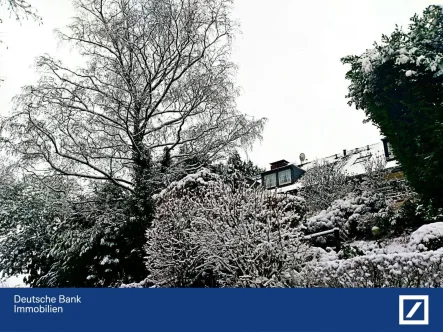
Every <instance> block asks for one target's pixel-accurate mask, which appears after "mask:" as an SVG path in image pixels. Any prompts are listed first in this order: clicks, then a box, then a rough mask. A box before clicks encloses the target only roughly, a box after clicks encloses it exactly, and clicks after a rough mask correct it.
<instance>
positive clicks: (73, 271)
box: [0, 0, 443, 288]
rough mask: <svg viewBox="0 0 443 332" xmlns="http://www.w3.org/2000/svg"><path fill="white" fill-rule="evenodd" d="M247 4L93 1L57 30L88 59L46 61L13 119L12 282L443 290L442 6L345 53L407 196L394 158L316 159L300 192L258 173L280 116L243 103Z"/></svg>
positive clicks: (8, 130)
mask: <svg viewBox="0 0 443 332" xmlns="http://www.w3.org/2000/svg"><path fill="white" fill-rule="evenodd" d="M7 2H8V3H10V4H11V7H10V10H12V11H13V12H16V11H18V12H19V14H20V15H25V16H26V15H31V16H32V17H38V16H36V15H37V14H36V13H35V12H33V11H32V10H31V9H30V8H32V7H23V8H22V7H14V6H13V4H14V2H15V1H14V0H8V1H7ZM19 3H21V4H23V2H22V1H19ZM104 3H105V5H104ZM231 6H232V2H231V1H228V0H211V1H207V0H193V1H180V0H168V1H139V0H128V1H116V0H108V1H97V0H92V1H89V0H88V1H86V0H79V1H77V7H76V10H78V17H76V18H75V19H74V20H73V22H72V23H71V25H70V26H69V27H68V28H69V29H68V32H66V31H63V32H62V31H58V32H57V35H58V37H59V38H60V40H61V41H62V42H64V43H68V44H69V45H71V46H73V49H76V50H77V51H78V54H79V56H81V57H83V58H84V59H85V61H84V64H83V67H82V68H80V69H78V68H77V69H74V68H70V67H69V66H67V65H65V64H63V63H62V62H61V61H59V60H57V59H56V58H53V57H52V56H50V55H44V56H41V57H39V58H38V59H37V61H36V67H37V68H38V70H39V75H40V76H39V77H40V78H39V80H38V81H37V82H36V83H35V84H31V85H27V86H25V87H23V89H22V92H21V93H20V94H19V95H18V96H17V97H16V98H15V100H14V103H15V104H14V105H15V106H14V110H13V112H11V114H10V115H9V116H5V117H2V118H1V119H0V134H1V137H0V148H1V152H0V153H1V156H2V163H1V165H0V239H1V240H0V271H2V277H3V279H5V280H9V281H7V283H6V286H8V285H9V286H14V284H13V283H15V284H17V280H18V279H21V278H22V277H23V278H24V284H23V285H26V286H29V287H125V288H128V287H131V288H132V287H134V288H138V287H153V288H157V287H253V288H262V287H443V172H442V170H443V131H442V125H443V115H442V114H443V111H442V98H441V97H442V96H443V75H442V74H443V48H442V45H443V13H442V9H441V7H438V6H431V7H429V8H427V9H426V10H425V11H424V13H423V14H422V15H421V16H418V15H416V16H414V17H413V18H412V20H411V25H410V26H409V28H408V29H407V30H404V29H401V28H397V29H396V30H395V31H394V32H393V34H392V35H390V36H383V37H382V42H381V43H380V44H375V45H374V48H373V49H370V50H367V51H365V52H364V53H363V54H361V55H359V56H356V55H352V56H348V57H345V58H343V59H342V62H343V64H345V65H347V66H348V67H350V69H349V71H348V73H347V75H346V78H347V79H348V80H349V81H350V86H349V95H348V96H347V98H348V99H349V104H350V105H354V106H355V107H356V108H357V110H363V111H364V112H365V114H366V116H367V121H369V122H372V123H373V124H375V125H376V126H377V128H379V129H380V132H381V133H382V134H383V135H384V136H386V137H387V138H388V139H389V142H390V143H391V144H392V148H393V151H394V154H395V156H396V158H397V161H398V164H399V167H400V168H401V170H402V172H403V173H404V175H405V179H404V180H403V182H402V185H401V186H398V187H396V188H397V189H396V190H397V191H399V192H398V194H399V195H398V197H401V199H399V198H398V197H397V198H393V197H392V195H388V193H387V192H386V191H385V190H384V188H386V187H389V186H391V185H392V183H393V180H392V179H390V178H389V174H388V172H387V171H386V167H385V165H386V163H387V162H389V161H388V160H386V159H385V157H384V156H377V157H376V158H373V159H371V160H369V161H368V162H366V163H365V164H364V165H363V166H362V167H364V172H362V174H360V175H359V176H358V177H355V176H351V175H350V174H346V172H344V171H343V169H342V168H341V166H340V163H338V162H331V163H321V162H313V166H312V167H311V168H310V169H309V170H307V171H306V173H305V174H304V175H303V176H302V177H301V179H300V181H299V183H297V188H298V190H297V191H296V192H291V193H285V192H282V191H279V190H274V189H267V188H266V187H265V186H264V184H263V183H261V181H260V180H258V177H257V176H258V175H260V174H261V173H263V171H264V170H263V169H261V168H260V167H258V166H256V165H255V164H254V163H253V162H252V161H245V160H244V159H242V157H241V156H240V154H239V152H238V151H242V150H247V149H248V148H250V147H251V146H252V145H253V143H254V142H255V141H256V140H258V139H261V138H262V132H263V128H264V126H265V123H266V121H265V119H262V118H257V119H256V118H252V117H250V116H247V115H246V114H243V113H241V112H240V111H238V109H237V106H236V98H237V95H238V91H239V88H238V87H237V86H236V83H235V79H234V76H235V75H234V72H235V64H234V63H233V62H232V61H231V58H230V52H231V49H232V36H233V35H234V34H235V33H236V29H237V23H236V22H235V20H232V19H231ZM152 32H153V33H152ZM368 148H369V146H368ZM3 157H4V158H3ZM403 173H402V174H403ZM394 182H395V181H394ZM8 278H9V279H8ZM11 278H12V279H11ZM18 284H19V285H20V283H18Z"/></svg>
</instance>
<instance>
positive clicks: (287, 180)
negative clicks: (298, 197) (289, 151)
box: [261, 138, 403, 193]
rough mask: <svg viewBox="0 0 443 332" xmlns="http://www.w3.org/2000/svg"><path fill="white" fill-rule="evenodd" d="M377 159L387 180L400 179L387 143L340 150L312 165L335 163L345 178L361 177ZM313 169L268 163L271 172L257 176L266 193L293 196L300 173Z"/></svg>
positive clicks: (283, 162)
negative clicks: (370, 161)
mask: <svg viewBox="0 0 443 332" xmlns="http://www.w3.org/2000/svg"><path fill="white" fill-rule="evenodd" d="M377 156H384V159H385V160H386V165H385V169H387V170H389V177H390V178H392V179H402V178H403V172H402V171H401V169H400V166H399V164H398V163H397V161H396V160H395V156H394V154H393V153H392V148H391V146H390V144H389V142H388V141H387V139H385V138H384V139H382V140H381V142H378V143H375V144H372V145H366V146H363V147H360V148H356V149H353V150H343V151H342V152H341V153H337V154H334V155H331V156H328V157H325V158H322V159H317V160H316V161H318V162H320V163H324V162H325V163H328V164H333V163H336V162H338V161H341V162H342V163H343V165H344V166H343V171H345V172H346V173H347V174H348V175H349V176H352V177H357V176H362V175H363V174H365V167H364V166H365V162H366V161H368V160H370V159H371V158H377ZM313 165H314V161H303V162H301V163H295V162H293V163H290V162H288V161H286V160H279V161H276V162H273V163H271V168H270V170H268V171H265V172H263V173H261V183H262V184H263V185H264V186H265V187H266V188H267V189H273V190H276V191H277V192H281V193H292V192H297V191H298V190H300V189H301V188H302V184H301V182H300V181H299V180H300V178H301V177H302V176H303V174H304V173H306V172H309V169H310V168H312V166H313Z"/></svg>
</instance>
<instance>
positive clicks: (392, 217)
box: [377, 197, 443, 236]
mask: <svg viewBox="0 0 443 332" xmlns="http://www.w3.org/2000/svg"><path fill="white" fill-rule="evenodd" d="M440 220H443V219H439V216H438V215H435V213H432V211H431V210H430V208H429V207H426V206H425V205H424V204H423V203H421V202H420V200H419V199H418V198H417V197H411V198H409V199H408V200H406V201H404V202H403V203H402V204H401V206H400V207H395V206H394V205H392V204H390V205H388V206H387V208H385V209H383V210H381V211H380V212H379V213H378V214H377V226H379V227H380V228H381V229H382V230H383V235H384V236H399V235H402V234H409V233H410V232H411V231H413V230H415V229H417V228H418V227H420V226H422V225H425V224H428V223H432V222H436V221H440Z"/></svg>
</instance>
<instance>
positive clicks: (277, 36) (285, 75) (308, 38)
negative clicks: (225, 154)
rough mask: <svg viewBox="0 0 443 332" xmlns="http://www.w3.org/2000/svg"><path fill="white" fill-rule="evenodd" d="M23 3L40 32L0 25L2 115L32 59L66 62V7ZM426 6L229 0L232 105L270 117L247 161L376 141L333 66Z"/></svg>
mask: <svg viewBox="0 0 443 332" xmlns="http://www.w3.org/2000/svg"><path fill="white" fill-rule="evenodd" d="M30 3H32V4H34V5H35V7H36V8H37V9H38V11H39V14H40V15H41V16H42V17H43V25H41V26H38V25H37V24H36V23H35V22H33V21H29V22H23V23H22V24H19V23H17V22H15V21H13V20H9V21H8V20H6V21H5V22H4V23H3V24H0V39H1V40H3V41H4V42H5V43H6V45H7V46H8V49H6V48H5V47H4V46H1V45H0V77H2V78H4V79H5V82H3V83H2V85H1V86H0V114H1V115H6V114H7V113H8V112H9V111H10V109H11V102H10V100H11V98H12V97H13V96H14V95H16V94H17V93H19V91H20V87H21V86H23V85H25V84H29V83H32V82H33V81H34V80H35V79H36V75H35V73H34V69H33V66H32V65H33V62H34V59H35V57H36V56H38V55H41V54H44V53H49V54H51V55H54V56H56V57H58V58H60V59H62V60H63V61H66V62H67V63H70V62H72V61H73V59H72V53H70V52H69V50H67V49H61V48H58V46H57V41H56V40H55V38H54V35H53V33H52V31H53V30H54V29H55V28H61V27H64V26H65V25H66V24H67V23H68V22H69V18H70V17H71V16H72V15H73V12H72V11H73V9H72V6H71V2H70V0H31V1H30ZM430 4H443V0H434V1H429V0H333V1H332V0H318V1H307V0H305V1H301V0H272V1H271V0H268V1H266V0H236V9H235V15H236V17H237V18H238V19H239V20H240V22H241V29H242V32H243V33H242V35H240V36H239V37H238V39H237V42H236V48H235V50H234V54H233V56H234V61H235V62H236V63H237V64H238V65H239V74H238V84H239V85H240V86H241V87H242V90H243V94H242V96H241V97H240V98H239V100H238V107H239V110H240V111H242V112H244V113H247V114H250V115H252V116H255V117H266V118H268V123H267V125H266V127H265V132H264V139H263V141H262V142H261V143H257V144H256V145H255V147H254V149H253V151H252V152H250V153H249V158H250V159H251V160H252V161H254V162H255V163H257V164H259V165H261V166H266V167H268V164H269V163H270V162H273V161H276V160H278V159H287V160H288V161H291V162H292V161H298V156H299V154H300V153H301V152H304V153H305V154H306V156H307V158H308V160H312V159H315V158H316V157H318V158H320V157H325V156H328V155H331V154H335V153H338V152H340V151H342V150H343V149H352V148H356V147H360V146H364V145H367V144H372V143H376V142H378V141H379V139H380V134H379V132H378V130H377V128H375V127H374V126H373V125H371V124H363V123H362V121H363V119H364V114H363V112H362V111H356V110H355V109H354V108H351V107H349V106H348V105H347V104H346V99H345V97H344V96H345V95H346V93H347V86H348V84H349V83H348V82H347V81H346V80H345V79H344V76H345V73H346V69H347V68H346V67H345V66H343V65H342V64H341V63H340V58H341V57H343V56H346V55H350V54H360V53H362V52H363V51H364V50H365V49H367V48H370V47H371V46H372V43H373V42H374V41H379V40H380V37H381V34H382V33H386V34H389V33H390V32H392V31H393V29H394V26H395V24H396V23H397V24H399V25H404V26H406V25H407V24H408V22H409V18H410V17H411V16H412V15H413V14H414V13H421V12H422V11H423V9H424V8H425V7H426V6H428V5H430ZM1 10H4V8H1ZM2 16H3V17H4V15H2ZM72 63H74V62H72Z"/></svg>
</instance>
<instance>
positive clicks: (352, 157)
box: [293, 142, 399, 175]
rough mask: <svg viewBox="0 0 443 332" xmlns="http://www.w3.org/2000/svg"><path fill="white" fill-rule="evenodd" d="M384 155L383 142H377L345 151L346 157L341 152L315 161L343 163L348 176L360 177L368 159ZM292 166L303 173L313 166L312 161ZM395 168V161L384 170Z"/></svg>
mask: <svg viewBox="0 0 443 332" xmlns="http://www.w3.org/2000/svg"><path fill="white" fill-rule="evenodd" d="M384 154H385V152H384V146H383V142H379V143H375V144H371V145H366V146H364V147H361V148H356V149H353V150H347V151H346V155H345V154H344V152H342V153H337V154H334V155H332V156H328V157H325V158H321V159H317V160H315V161H317V162H320V163H328V164H330V163H335V162H338V161H342V162H344V163H345V165H344V167H343V170H344V171H345V172H347V173H348V174H349V175H361V174H364V173H365V168H364V164H365V161H367V160H369V159H375V158H377V157H383V156H384ZM293 165H295V166H297V167H298V168H301V169H302V170H304V171H308V170H309V169H311V168H312V167H313V166H314V161H309V162H307V163H304V164H301V165H300V164H299V165H297V164H296V163H293ZM397 166H399V165H398V163H397V162H396V161H388V162H387V163H386V166H385V168H386V169H389V168H393V167H397Z"/></svg>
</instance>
